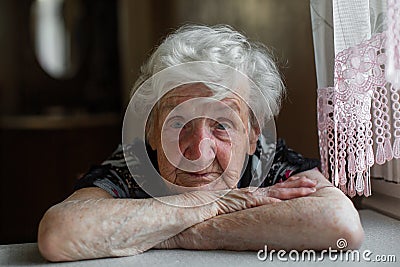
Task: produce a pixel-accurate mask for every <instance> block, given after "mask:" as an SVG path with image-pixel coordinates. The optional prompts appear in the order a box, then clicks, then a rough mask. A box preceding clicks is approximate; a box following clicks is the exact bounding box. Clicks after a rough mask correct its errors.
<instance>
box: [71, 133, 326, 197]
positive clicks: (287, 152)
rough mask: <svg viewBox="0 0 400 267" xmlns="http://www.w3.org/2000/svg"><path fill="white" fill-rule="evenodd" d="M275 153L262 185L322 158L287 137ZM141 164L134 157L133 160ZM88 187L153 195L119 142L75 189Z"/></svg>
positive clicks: (249, 172) (252, 164)
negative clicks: (306, 152)
mask: <svg viewBox="0 0 400 267" xmlns="http://www.w3.org/2000/svg"><path fill="white" fill-rule="evenodd" d="M275 149H276V150H275V156H274V159H273V162H272V165H271V167H270V169H269V172H268V174H267V176H266V178H265V179H264V180H263V181H262V182H261V183H260V185H259V187H267V186H271V185H274V184H275V183H278V182H282V181H284V180H286V179H287V178H288V177H290V176H291V175H293V174H296V173H299V172H302V171H306V170H310V169H313V168H316V167H319V164H320V162H319V161H318V160H316V159H309V158H305V157H303V156H302V155H301V154H299V153H296V152H295V151H293V150H292V149H290V148H288V147H287V146H286V144H285V142H284V140H283V139H279V140H278V142H277V143H276V148H275ZM263 150H265V147H263V145H261V142H258V144H257V149H256V152H255V153H254V155H251V156H249V160H248V164H247V166H246V169H245V170H244V172H243V175H242V177H241V179H240V180H239V183H238V187H239V188H243V187H248V186H249V185H251V180H252V179H254V176H255V175H256V173H257V170H256V169H257V167H256V166H257V165H259V164H258V161H259V159H260V155H261V154H262V153H260V152H261V151H263ZM148 152H149V157H150V159H151V161H152V163H153V165H154V166H155V167H156V168H157V163H156V154H155V153H154V152H151V151H148ZM135 163H136V165H140V164H137V162H135V159H133V162H132V161H130V162H129V164H133V165H135ZM85 187H100V188H102V189H103V190H105V191H106V192H108V193H109V194H111V195H112V196H113V197H114V198H149V197H151V196H150V195H148V194H147V193H146V192H145V191H144V190H143V189H142V188H141V187H140V186H139V185H138V183H137V182H136V180H135V179H134V177H132V174H131V172H130V171H129V168H128V166H127V163H126V161H125V158H124V153H123V149H122V146H121V145H120V146H118V148H117V150H116V151H115V152H114V153H113V154H112V155H111V156H110V157H109V158H108V159H107V160H106V161H104V162H103V163H102V164H101V165H99V166H93V167H92V168H91V169H90V170H89V171H88V172H87V173H86V174H85V175H83V176H82V178H80V179H79V180H78V181H77V183H76V185H75V188H74V189H75V190H78V189H81V188H85Z"/></svg>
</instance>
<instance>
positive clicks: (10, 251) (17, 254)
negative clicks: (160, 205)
mask: <svg viewBox="0 0 400 267" xmlns="http://www.w3.org/2000/svg"><path fill="white" fill-rule="evenodd" d="M360 216H361V221H362V224H363V227H364V230H365V241H364V243H363V245H362V247H361V248H360V250H359V251H360V255H361V254H362V253H363V252H364V251H365V250H370V251H371V252H372V253H373V254H372V255H371V256H370V258H371V259H374V257H375V256H376V255H395V257H396V262H394V263H393V262H391V263H388V262H386V263H382V262H366V261H364V260H363V259H362V258H361V259H360V262H346V261H345V260H343V261H340V260H336V261H333V260H331V259H330V258H329V257H327V254H325V258H324V259H323V260H322V261H318V260H317V261H315V262H314V261H312V262H308V261H303V262H301V261H300V262H296V261H291V260H288V261H287V262H282V261H279V260H278V258H277V257H276V255H275V257H274V258H273V261H272V262H271V261H270V259H267V260H266V261H260V260H259V259H258V258H257V252H253V251H249V252H236V251H193V250H150V251H147V252H145V253H143V254H140V255H136V256H132V257H123V258H108V259H97V260H88V261H79V262H63V263H50V262H47V261H46V260H45V259H43V258H42V257H41V255H40V253H39V251H38V248H37V244H36V243H28V244H12V245H1V246H0V266H100V267H102V266H185V267H196V266H207V267H210V266H352V265H356V266H365V265H367V266H400V221H398V220H395V219H392V218H390V217H387V216H384V215H381V214H379V213H376V212H374V211H371V210H361V211H360ZM286 258H288V256H287V255H286Z"/></svg>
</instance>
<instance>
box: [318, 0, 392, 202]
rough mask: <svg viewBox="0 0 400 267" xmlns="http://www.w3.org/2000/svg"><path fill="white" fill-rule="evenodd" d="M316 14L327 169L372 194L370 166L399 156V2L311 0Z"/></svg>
mask: <svg viewBox="0 0 400 267" xmlns="http://www.w3.org/2000/svg"><path fill="white" fill-rule="evenodd" d="M311 14H312V21H313V33H314V47H315V58H316V66H317V78H318V87H319V88H318V102H317V105H318V133H319V142H320V144H319V145H320V154H321V162H322V166H321V167H322V171H323V173H324V174H325V175H326V176H327V177H330V178H331V180H332V182H333V183H334V184H335V185H336V186H338V187H339V188H340V189H341V190H342V191H343V192H345V193H346V194H348V195H349V196H351V197H352V196H355V195H356V194H358V195H365V196H369V195H370V194H371V188H370V176H371V167H372V166H373V165H374V164H375V163H377V164H384V163H385V162H387V161H391V160H392V159H393V158H395V159H399V158H400V102H399V101H400V99H399V98H400V97H399V93H398V89H400V0H388V1H387V2H386V1H372V0H370V1H366V0H353V1H344V0H326V1H323V0H315V1H313V0H312V1H311ZM321 48H322V49H321ZM333 50H334V51H333ZM399 166H400V163H399ZM399 174H400V173H399Z"/></svg>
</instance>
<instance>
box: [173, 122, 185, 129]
mask: <svg viewBox="0 0 400 267" xmlns="http://www.w3.org/2000/svg"><path fill="white" fill-rule="evenodd" d="M171 127H172V128H175V129H179V128H182V127H183V123H182V122H180V121H173V122H172V123H171Z"/></svg>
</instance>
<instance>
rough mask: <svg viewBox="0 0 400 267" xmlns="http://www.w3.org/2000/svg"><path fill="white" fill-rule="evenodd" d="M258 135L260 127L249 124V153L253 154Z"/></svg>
mask: <svg viewBox="0 0 400 267" xmlns="http://www.w3.org/2000/svg"><path fill="white" fill-rule="evenodd" d="M259 136H260V128H259V127H253V126H250V131H249V151H248V152H247V153H248V154H249V155H253V154H254V152H255V151H256V147H257V141H258V137H259Z"/></svg>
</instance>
